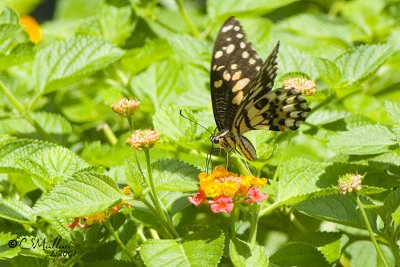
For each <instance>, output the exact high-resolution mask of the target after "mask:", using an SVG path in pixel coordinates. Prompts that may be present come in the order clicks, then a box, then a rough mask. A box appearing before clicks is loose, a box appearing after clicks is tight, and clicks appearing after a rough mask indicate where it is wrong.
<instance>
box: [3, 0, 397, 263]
mask: <svg viewBox="0 0 400 267" xmlns="http://www.w3.org/2000/svg"><path fill="white" fill-rule="evenodd" d="M4 4H5V5H8V6H9V7H12V8H14V11H13V10H11V9H6V8H4V7H2V11H1V16H0V22H1V23H0V27H1V31H0V40H1V45H0V52H1V54H0V70H1V72H0V81H1V86H0V87H2V94H1V95H0V133H1V134H2V137H1V139H0V171H1V174H0V194H1V196H2V198H1V202H0V229H1V232H0V245H1V247H0V258H3V259H7V264H8V265H12V266H14V265H15V266H18V265H19V266H22V265H27V264H28V263H29V264H30V265H31V266H34V265H35V264H36V265H37V266H42V265H41V264H42V259H43V258H44V255H45V254H43V253H38V251H37V250H29V251H26V250H18V249H14V250H10V249H8V247H7V242H8V240H10V239H11V238H16V237H18V238H20V237H21V236H35V237H43V236H47V237H49V238H50V237H54V236H57V235H61V236H62V237H63V238H65V239H66V240H71V241H72V242H73V244H74V246H75V247H78V248H79V249H77V250H78V251H79V257H75V258H74V257H73V258H72V259H75V260H76V259H78V260H79V261H81V262H83V263H84V264H85V266H86V265H89V264H93V265H94V264H97V265H98V264H100V263H99V262H101V264H110V263H111V262H112V264H113V265H116V264H121V265H123V264H124V262H125V261H127V260H129V258H128V257H127V255H126V254H125V253H124V252H123V250H121V248H120V246H118V245H119V244H118V242H116V241H115V240H114V239H113V238H112V237H110V236H109V233H108V232H107V231H105V230H104V228H102V227H101V226H94V227H92V228H90V229H89V230H87V231H86V230H79V231H71V230H68V229H65V228H64V227H63V225H65V224H67V223H68V222H71V218H73V217H76V216H84V215H87V214H92V213H95V212H100V211H102V210H105V209H107V208H109V207H111V206H113V205H115V203H118V202H120V201H121V199H124V196H123V195H122V194H121V193H120V192H119V190H118V186H119V187H121V186H122V185H125V184H129V185H131V187H132V188H135V185H136V186H137V184H135V177H136V174H135V173H134V171H132V168H133V167H132V166H131V163H130V162H134V161H135V159H134V157H133V152H132V149H131V148H129V147H127V146H126V145H125V143H124V141H125V139H126V137H127V136H128V135H129V134H130V131H129V126H128V122H127V121H124V120H121V119H120V118H119V117H117V116H116V115H115V114H114V113H112V112H111V109H110V104H112V103H114V102H116V101H117V100H118V99H120V98H121V97H124V96H125V97H130V98H136V99H139V100H140V101H141V103H142V106H141V108H140V110H139V111H138V112H137V113H136V114H135V115H134V126H135V128H142V129H144V128H154V129H156V130H157V131H159V132H160V133H161V134H162V138H161V141H160V142H159V143H157V145H156V147H155V148H154V149H153V150H152V151H151V155H152V160H153V166H152V168H154V172H156V174H155V177H157V178H156V181H157V189H158V190H159V192H160V194H161V195H160V197H161V198H162V202H163V204H164V206H165V207H166V208H167V209H168V211H169V213H170V214H171V215H174V217H173V220H174V225H175V226H176V228H177V230H178V232H179V233H180V234H181V235H182V236H185V235H187V234H191V233H192V232H193V231H194V232H195V237H196V238H195V237H193V239H194V240H196V242H200V243H201V240H202V239H204V240H205V239H206V238H207V237H208V238H210V239H211V240H213V242H214V243H212V244H209V247H207V246H205V247H206V248H205V250H202V253H204V254H207V253H210V251H214V250H216V249H217V248H220V249H222V247H223V246H221V244H223V242H224V235H223V234H222V232H221V230H223V232H224V233H225V243H226V244H228V241H227V240H228V239H229V236H227V235H226V232H227V229H226V227H227V226H226V224H227V220H228V219H227V217H225V216H222V215H213V214H210V212H209V210H207V209H206V208H200V209H198V208H195V207H193V206H189V204H188V202H187V201H186V196H188V195H190V194H192V193H193V192H194V191H195V190H197V188H196V182H197V174H198V173H199V172H200V170H201V169H204V165H205V158H206V155H207V153H208V151H209V148H210V143H209V134H208V133H207V132H205V131H204V130H203V129H202V128H199V127H197V126H196V125H195V124H193V123H190V122H189V121H187V120H185V119H183V118H182V117H180V115H179V110H180V109H183V110H184V113H185V114H186V115H187V116H189V117H190V118H191V119H193V120H195V121H198V122H199V123H201V124H202V125H204V126H205V127H207V128H208V129H209V130H211V131H213V129H214V127H215V124H214V120H213V115H212V108H211V100H210V93H209V65H210V58H211V52H212V47H213V41H214V39H215V36H216V34H217V32H218V30H219V27H220V26H221V24H222V23H223V21H224V20H225V19H226V18H227V17H229V16H231V15H235V16H237V17H238V18H239V19H240V21H241V23H242V24H243V26H244V29H245V30H246V32H247V38H248V40H249V41H251V42H252V43H253V45H254V47H255V48H256V50H257V51H258V53H259V54H260V55H261V57H262V58H265V57H266V56H267V55H268V53H269V51H270V50H271V48H272V47H273V45H274V44H275V43H276V41H278V40H280V42H281V50H280V54H279V59H278V62H279V71H278V77H277V85H278V86H279V85H280V84H281V82H282V80H284V79H286V78H288V77H292V76H296V75H301V76H303V77H307V78H309V79H312V80H315V81H316V82H317V87H318V92H317V93H316V94H315V95H314V96H311V97H309V98H308V102H309V103H310V106H311V108H312V112H311V113H310V115H309V117H308V118H307V121H306V124H304V125H303V126H302V127H301V128H300V130H299V131H297V132H294V133H289V132H287V133H272V132H266V131H254V132H251V133H249V134H248V135H247V136H248V137H249V139H251V140H252V142H254V144H255V146H256V148H257V152H258V155H259V160H257V161H256V162H252V163H250V165H251V168H252V171H253V173H254V174H256V175H258V176H263V177H269V178H271V181H272V182H271V184H270V185H268V186H267V188H266V189H265V192H266V193H269V195H270V198H269V200H268V201H269V202H268V203H265V204H264V205H263V206H262V207H261V211H260V221H259V228H258V229H259V231H258V239H257V241H258V244H259V245H260V246H262V247H263V249H262V251H264V250H265V251H266V254H267V255H268V257H269V262H270V264H271V265H273V266H274V265H275V266H288V265H293V264H297V265H299V266H329V265H335V264H339V263H338V262H340V264H342V265H344V266H382V262H381V261H380V259H379V257H378V256H377V254H376V251H375V249H374V247H373V245H372V243H371V242H370V239H369V236H368V233H367V232H366V231H365V225H364V222H363V220H362V218H361V215H360V214H359V211H358V210H357V209H356V203H355V200H354V199H353V198H352V197H347V196H340V195H339V194H338V191H337V190H336V189H334V187H335V186H336V185H337V179H338V177H339V176H340V175H344V174H346V173H357V172H358V173H361V174H366V176H365V179H364V181H363V183H364V184H365V185H366V186H365V188H364V189H363V191H362V194H363V195H365V196H364V197H363V198H362V201H363V202H364V204H366V205H368V206H367V207H368V209H367V211H368V216H369V219H370V222H371V225H372V228H373V231H374V233H375V234H377V236H378V241H379V243H380V244H381V249H382V250H383V253H384V255H385V257H386V259H387V261H388V262H389V264H391V265H392V266H394V265H395V262H396V263H397V264H399V262H400V255H399V248H398V242H399V241H398V233H399V231H398V229H399V228H398V223H399V221H400V209H399V208H398V206H399V202H400V191H399V190H398V189H397V188H398V186H399V179H400V158H399V147H398V146H399V136H400V127H399V126H400V90H399V86H400V75H399V71H400V63H399V62H400V53H398V51H399V48H400V46H399V43H400V28H399V17H400V16H399V15H400V2H398V1H395V0H387V1H384V0H368V1H362V0H358V1H322V0H321V1H318V0H315V1H294V0H284V1H270V0H259V1H257V0H248V1H239V0H226V1H217V0H209V1H184V2H183V1H176V2H175V1H170V0H164V1H145V0H130V1H128V0H107V1H106V0H104V1H101V0H88V1H79V0H68V1H67V0H64V1H61V0H60V1H57V6H56V11H55V17H54V19H53V20H51V21H48V22H46V23H44V24H42V25H40V27H41V30H42V34H43V39H42V40H41V42H40V43H38V44H32V43H31V42H30V41H29V39H28V36H27V34H26V33H25V32H24V30H23V29H22V27H21V26H20V25H19V23H18V16H19V15H27V14H28V13H29V12H30V11H31V10H32V8H33V7H35V6H36V5H37V4H38V3H37V1H36V0H29V1H4ZM107 126H108V127H110V128H107ZM111 133H113V134H114V135H112V134H111ZM110 134H111V136H110ZM115 137H116V138H117V139H116V140H114V138H115ZM115 141H117V142H115ZM138 156H139V161H140V162H142V164H143V166H144V165H145V164H144V155H142V154H138ZM215 160H218V159H217V158H216V159H215ZM230 166H231V167H232V168H233V169H234V170H236V171H239V172H241V171H242V166H241V164H240V157H238V156H237V155H236V156H235V155H233V159H232V160H231V164H230ZM157 172H158V173H157ZM132 177H133V178H132ZM272 178H273V179H272ZM77 181H80V183H79V186H77V185H76V183H75V182H77ZM99 181H102V182H99ZM82 185H84V186H82ZM138 187H140V186H138ZM139 191H140V190H139ZM73 192H74V193H73ZM66 196H73V197H71V198H68V197H66ZM129 202H130V203H131V204H132V207H133V208H132V209H131V210H129V211H126V212H125V213H120V214H118V216H115V217H113V218H112V224H113V226H114V228H115V229H116V230H117V231H118V232H119V234H120V236H121V237H122V239H123V240H122V242H123V243H124V244H125V245H126V246H127V247H128V248H129V249H130V250H131V251H136V250H135V249H136V248H138V247H141V251H142V252H141V254H139V253H137V254H135V257H136V259H137V260H138V261H139V262H141V260H143V261H144V262H145V263H146V265H148V266H153V265H154V266H159V263H160V262H159V260H160V259H159V258H157V257H155V255H158V256H160V258H162V256H163V254H162V253H163V252H162V251H159V250H157V248H159V247H157V246H159V245H160V244H158V243H157V241H155V242H156V243H152V242H153V241H149V242H148V243H144V244H145V245H143V240H141V239H140V238H139V234H138V233H140V231H141V230H140V229H142V228H141V227H142V226H143V225H144V227H145V228H144V229H145V230H144V234H145V235H146V236H148V237H149V236H151V235H150V232H149V229H150V228H151V229H159V228H160V226H159V225H158V224H157V220H156V219H154V217H152V214H151V213H150V212H149V210H148V209H146V207H144V206H143V205H142V204H141V203H140V202H139V201H138V200H137V199H136V200H129ZM243 214H245V212H243ZM247 219H248V218H246V217H245V216H243V217H242V218H241V220H242V221H241V224H240V225H239V226H238V227H239V229H238V233H240V234H239V236H240V237H241V238H243V239H245V237H246V235H247V234H248V228H249V226H248V223H247ZM206 226H210V227H211V226H213V227H216V226H217V227H219V228H216V229H214V228H213V229H214V230H212V231H204V230H201V229H204V228H205V227H206ZM219 229H221V230H219ZM197 230H199V231H197ZM196 231H197V232H196ZM202 231H203V232H202ZM161 232H162V231H161ZM160 235H161V238H162V239H166V237H165V236H163V234H162V233H160ZM189 239H190V238H189ZM168 242H171V244H169V247H170V248H171V247H175V246H177V243H176V241H173V240H172V239H168ZM174 242H175V243H174ZM221 242H222V243H221ZM184 244H186V245H187V246H188V248H187V250H186V251H187V252H188V253H187V254H186V256H188V255H189V254H190V253H189V252H190V251H195V249H196V248H198V247H204V244H197V243H196V244H193V243H190V242H189V241H187V242H184ZM191 246H193V247H191ZM196 246H198V247H196ZM244 246H248V248H251V250H252V251H253V252H254V251H256V250H257V249H258V248H259V247H257V248H253V247H251V245H248V244H245V245H244ZM227 247H228V246H226V249H225V251H222V250H221V251H219V252H220V253H219V254H218V253H216V254H215V255H213V256H211V254H210V260H211V262H208V264H211V263H213V264H211V265H215V264H217V263H218V262H219V264H220V265H228V266H229V265H231V264H235V265H236V266H242V265H240V264H243V259H242V258H241V257H240V253H237V255H236V254H235V249H233V248H235V246H234V245H231V252H229V251H228V250H227ZM236 247H239V248H237V249H236V250H237V251H241V249H240V244H239V245H238V244H236ZM106 251H107V253H105V252H106ZM155 251H157V253H159V254H157V253H156V252H155ZM242 252H243V247H242ZM168 253H169V254H168ZM168 253H167V255H168V256H167V257H170V258H174V257H175V258H176V257H177V258H178V259H180V257H182V255H180V256H176V255H175V256H172V255H174V254H173V253H172V252H171V251H168ZM199 254H201V253H199ZM204 254H203V255H204ZM253 254H254V255H257V253H253ZM261 254H263V253H261ZM222 255H223V256H222ZM229 255H230V256H229ZM235 255H236V256H235ZM288 255H302V256H301V257H299V258H292V257H289V256H288ZM192 256H193V258H190V257H189V258H190V263H192V264H193V263H194V262H196V261H198V260H201V259H199V258H196V255H192ZM199 257H203V258H204V256H202V255H200V256H199ZM260 258H261V259H262V262H263V263H265V262H266V259H265V258H263V257H262V256H260V257H259V259H260ZM78 260H76V261H78ZM67 263H68V264H71V265H73V264H75V261H69V262H67ZM157 264H158V265H157ZM193 265H195V264H193ZM171 266H174V265H173V264H172V265H171Z"/></svg>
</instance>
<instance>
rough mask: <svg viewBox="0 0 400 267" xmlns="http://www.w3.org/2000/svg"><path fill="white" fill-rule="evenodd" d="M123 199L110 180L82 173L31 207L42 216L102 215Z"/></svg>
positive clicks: (89, 172)
mask: <svg viewBox="0 0 400 267" xmlns="http://www.w3.org/2000/svg"><path fill="white" fill-rule="evenodd" d="M123 197H124V195H123V194H122V192H121V190H120V189H119V188H118V186H117V184H116V183H115V181H114V180H112V179H111V178H110V177H108V176H105V175H102V174H98V173H94V172H92V171H82V172H78V173H75V174H74V175H73V176H72V178H71V179H69V180H67V181H66V182H65V183H62V184H59V185H57V186H55V187H54V188H53V190H51V191H50V192H49V193H47V194H45V195H44V196H43V197H42V198H41V199H40V200H39V201H38V202H37V203H36V204H35V206H34V212H35V213H36V214H37V215H41V216H45V217H48V216H56V217H77V216H84V215H89V214H94V213H96V212H100V211H104V210H106V209H108V208H110V207H112V206H114V205H116V204H118V203H119V202H121V200H122V199H123Z"/></svg>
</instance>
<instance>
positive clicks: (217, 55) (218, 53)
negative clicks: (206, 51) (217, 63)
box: [214, 51, 224, 58]
mask: <svg viewBox="0 0 400 267" xmlns="http://www.w3.org/2000/svg"><path fill="white" fill-rule="evenodd" d="M223 54H224V53H223V52H222V51H217V52H216V53H215V56H214V57H215V58H220V57H222V55H223Z"/></svg>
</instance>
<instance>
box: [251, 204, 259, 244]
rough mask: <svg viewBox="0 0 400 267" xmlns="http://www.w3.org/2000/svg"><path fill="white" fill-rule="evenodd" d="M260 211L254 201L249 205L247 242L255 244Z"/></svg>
mask: <svg viewBox="0 0 400 267" xmlns="http://www.w3.org/2000/svg"><path fill="white" fill-rule="evenodd" d="M259 213H260V206H259V205H257V204H256V203H253V204H251V205H250V234H249V242H250V243H251V244H256V240H257V228H258V218H259V217H258V215H259Z"/></svg>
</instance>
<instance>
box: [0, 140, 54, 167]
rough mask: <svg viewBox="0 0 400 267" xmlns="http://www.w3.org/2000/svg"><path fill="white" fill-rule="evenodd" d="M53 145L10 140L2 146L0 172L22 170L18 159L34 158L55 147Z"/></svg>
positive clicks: (0, 149) (0, 146) (32, 141)
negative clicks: (17, 161) (44, 150)
mask: <svg viewBox="0 0 400 267" xmlns="http://www.w3.org/2000/svg"><path fill="white" fill-rule="evenodd" d="M54 146H55V145H54V144H52V143H47V142H43V141H36V140H29V139H10V140H7V141H6V142H4V143H2V144H0V171H3V172H7V171H18V170H21V168H20V166H19V164H17V163H16V160H17V159H21V158H28V157H34V156H35V155H37V154H38V153H40V152H41V151H42V150H43V149H46V148H49V147H54Z"/></svg>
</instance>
